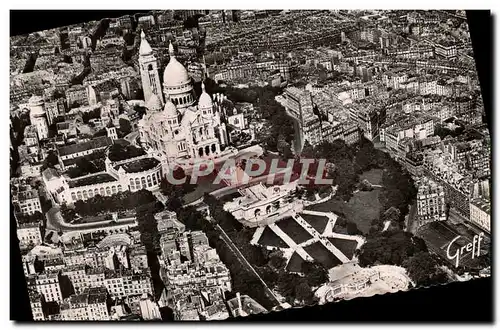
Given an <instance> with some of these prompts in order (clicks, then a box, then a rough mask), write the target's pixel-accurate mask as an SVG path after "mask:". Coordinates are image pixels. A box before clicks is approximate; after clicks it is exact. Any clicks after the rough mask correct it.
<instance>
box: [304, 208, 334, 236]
mask: <svg viewBox="0 0 500 330" xmlns="http://www.w3.org/2000/svg"><path fill="white" fill-rule="evenodd" d="M300 216H301V217H302V218H304V220H305V221H306V222H307V223H308V224H310V225H311V226H312V227H313V228H314V229H316V231H317V232H318V233H320V234H322V233H323V232H324V231H325V228H326V225H327V223H328V217H321V216H317V215H311V214H304V213H301V214H300Z"/></svg>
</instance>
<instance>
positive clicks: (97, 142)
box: [57, 136, 112, 156]
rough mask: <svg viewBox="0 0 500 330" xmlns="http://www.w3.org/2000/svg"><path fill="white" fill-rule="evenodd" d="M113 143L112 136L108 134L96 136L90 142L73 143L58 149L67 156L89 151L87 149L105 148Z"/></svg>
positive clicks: (60, 153)
mask: <svg viewBox="0 0 500 330" xmlns="http://www.w3.org/2000/svg"><path fill="white" fill-rule="evenodd" d="M111 144H112V140H111V138H109V137H107V136H100V137H97V138H94V139H92V140H90V141H88V142H83V143H78V144H71V145H68V146H64V147H61V148H58V150H57V151H58V152H59V155H60V156H66V155H72V154H75V153H78V152H83V151H87V150H93V149H100V148H105V147H107V146H110V145H111Z"/></svg>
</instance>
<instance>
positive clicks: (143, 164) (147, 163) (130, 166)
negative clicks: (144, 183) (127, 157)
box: [115, 158, 160, 173]
mask: <svg viewBox="0 0 500 330" xmlns="http://www.w3.org/2000/svg"><path fill="white" fill-rule="evenodd" d="M158 164H160V162H159V161H158V160H157V159H156V158H141V159H137V160H132V161H130V162H127V163H125V164H121V165H117V166H115V170H118V169H119V168H120V167H122V168H123V169H124V170H125V172H127V173H136V172H143V171H148V170H151V169H153V168H155V167H156V166H157V165H158Z"/></svg>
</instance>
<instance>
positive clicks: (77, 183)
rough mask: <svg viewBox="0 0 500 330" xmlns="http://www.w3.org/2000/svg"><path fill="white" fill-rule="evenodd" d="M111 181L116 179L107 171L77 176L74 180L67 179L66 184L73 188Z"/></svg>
mask: <svg viewBox="0 0 500 330" xmlns="http://www.w3.org/2000/svg"><path fill="white" fill-rule="evenodd" d="M113 181H117V179H116V178H114V177H113V176H111V175H109V174H108V173H105V172H101V173H96V174H91V175H88V176H86V177H82V178H78V179H76V180H68V185H69V187H70V188H75V187H83V186H90V185H93V184H98V183H105V182H113Z"/></svg>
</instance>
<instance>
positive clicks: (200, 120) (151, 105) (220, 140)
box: [138, 32, 229, 165]
mask: <svg viewBox="0 0 500 330" xmlns="http://www.w3.org/2000/svg"><path fill="white" fill-rule="evenodd" d="M141 38H142V40H141V45H140V48H139V66H140V70H141V79H142V86H143V89H144V97H145V102H146V108H147V113H146V114H145V115H144V117H143V118H142V119H141V120H140V121H139V124H138V128H139V134H140V142H141V146H142V147H143V148H144V149H145V150H147V151H148V153H152V154H155V156H157V157H159V158H160V159H162V163H164V165H169V164H193V163H194V162H196V160H197V159H214V158H217V157H218V156H219V155H220V153H221V147H222V146H225V145H227V144H228V141H229V139H228V135H227V128H226V124H225V123H224V122H223V121H221V115H222V114H221V112H220V111H219V108H218V107H217V106H216V105H215V104H214V102H213V100H212V98H211V97H210V95H209V94H208V93H207V92H206V91H205V86H204V84H203V83H202V94H201V95H200V97H199V98H198V99H196V95H195V92H194V87H193V82H192V80H191V78H190V77H189V75H188V72H187V70H186V68H185V67H184V66H183V65H182V64H181V63H179V62H178V61H177V59H176V58H175V53H174V47H173V45H172V44H171V43H170V45H169V54H170V60H169V63H168V65H167V66H166V68H165V71H164V74H163V86H162V87H163V97H162V95H161V92H162V90H161V87H160V86H161V85H160V79H159V75H158V70H157V66H156V58H155V56H154V54H153V51H152V49H151V47H150V46H149V43H148V41H147V40H146V36H145V35H144V32H143V33H142V34H141Z"/></svg>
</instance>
